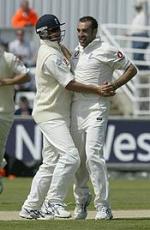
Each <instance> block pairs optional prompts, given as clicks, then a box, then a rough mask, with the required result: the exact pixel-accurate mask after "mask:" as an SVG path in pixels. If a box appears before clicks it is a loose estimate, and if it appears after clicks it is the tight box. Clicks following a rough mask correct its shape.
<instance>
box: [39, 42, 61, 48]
mask: <svg viewBox="0 0 150 230" xmlns="http://www.w3.org/2000/svg"><path fill="white" fill-rule="evenodd" d="M40 41H41V45H43V44H44V45H47V46H49V47H52V48H55V49H59V50H61V48H60V45H59V43H58V42H57V41H54V42H52V41H50V40H40Z"/></svg>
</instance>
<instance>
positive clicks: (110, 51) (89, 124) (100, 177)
mask: <svg viewBox="0 0 150 230" xmlns="http://www.w3.org/2000/svg"><path fill="white" fill-rule="evenodd" d="M72 62H73V66H74V72H75V78H76V80H77V81H80V82H82V83H86V84H87V83H88V84H90V83H91V84H93V83H94V84H103V83H104V82H105V81H108V82H110V81H111V80H112V75H113V72H114V70H115V69H122V70H126V68H127V67H128V66H129V65H130V62H129V60H128V59H127V58H126V57H125V56H124V55H123V54H122V53H121V52H120V51H119V50H117V49H116V48H114V47H111V46H110V45H109V44H107V43H104V42H102V41H101V40H100V38H96V39H95V40H93V41H92V42H91V43H90V44H89V45H88V46H87V47H85V48H84V49H82V47H80V46H78V47H77V49H76V50H75V53H74V54H73V56H72ZM108 113H109V98H106V97H99V96H97V95H94V94H93V95H92V94H86V93H74V97H73V103H72V113H71V132H72V137H73V140H74V142H75V145H76V146H77V148H78V150H79V153H80V158H81V165H80V168H79V169H78V170H77V173H76V181H75V185H74V195H75V199H76V203H77V204H82V203H83V201H84V200H85V199H86V197H87V195H88V193H89V191H88V186H87V182H88V178H89V176H90V179H91V182H92V184H93V187H94V192H95V200H94V204H95V207H96V208H97V207H99V206H102V205H104V206H108V179H107V169H106V164H105V159H104V157H103V145H104V139H105V132H106V127H107V121H108Z"/></svg>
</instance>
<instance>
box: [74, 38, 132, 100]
mask: <svg viewBox="0 0 150 230" xmlns="http://www.w3.org/2000/svg"><path fill="white" fill-rule="evenodd" d="M129 65H130V62H129V60H128V58H127V57H125V56H124V55H123V54H122V53H121V52H120V51H119V50H118V49H116V48H114V47H112V46H110V45H109V44H108V43H105V42H102V41H101V39H100V38H99V37H97V38H96V39H95V40H93V41H92V42H91V43H90V44H89V45H88V46H87V47H85V48H84V49H83V48H82V47H81V46H80V45H79V46H78V47H77V48H76V49H75V52H74V53H73V56H72V68H73V71H74V72H75V79H76V80H77V81H80V82H82V83H85V84H103V83H104V82H105V81H108V82H110V81H111V80H112V76H113V72H114V70H116V69H122V70H125V69H126V68H127V67H128V66H129ZM73 100H74V101H77V100H78V101H87V102H89V101H90V100H91V101H92V102H93V100H94V101H95V102H102V101H107V100H109V99H108V98H106V97H105V98H104V97H99V96H98V95H95V94H86V93H74V99H73Z"/></svg>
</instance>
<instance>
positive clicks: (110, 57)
mask: <svg viewBox="0 0 150 230" xmlns="http://www.w3.org/2000/svg"><path fill="white" fill-rule="evenodd" d="M103 57H104V60H105V62H106V64H108V65H109V66H110V68H112V69H113V70H116V69H120V70H126V69H127V67H128V66H129V65H130V64H131V62H130V61H129V59H128V58H127V57H126V56H125V55H124V54H123V53H122V52H121V51H120V50H118V49H117V48H115V47H112V46H108V47H107V48H106V49H105V50H104V52H103Z"/></svg>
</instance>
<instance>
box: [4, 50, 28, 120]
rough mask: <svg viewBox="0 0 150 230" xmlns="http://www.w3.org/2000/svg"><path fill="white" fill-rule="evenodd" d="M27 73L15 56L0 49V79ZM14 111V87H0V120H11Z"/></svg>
mask: <svg viewBox="0 0 150 230" xmlns="http://www.w3.org/2000/svg"><path fill="white" fill-rule="evenodd" d="M28 71H29V69H27V68H26V67H25V66H24V64H23V63H22V62H21V61H20V60H19V59H18V58H17V57H16V56H14V55H13V54H11V53H8V52H4V51H2V50H1V49H0V79H4V78H14V77H15V76H16V75H19V74H26V73H27V72H28ZM14 110H15V107H14V85H7V86H0V118H1V119H3V120H8V121H11V120H13V115H14Z"/></svg>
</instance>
